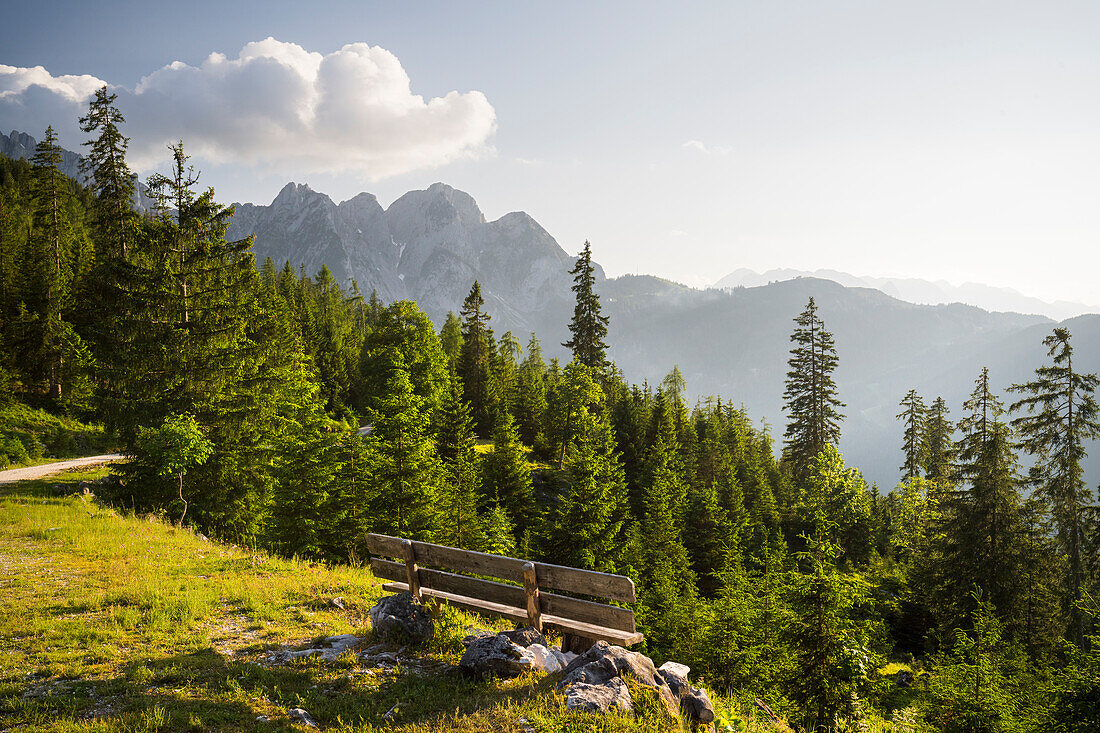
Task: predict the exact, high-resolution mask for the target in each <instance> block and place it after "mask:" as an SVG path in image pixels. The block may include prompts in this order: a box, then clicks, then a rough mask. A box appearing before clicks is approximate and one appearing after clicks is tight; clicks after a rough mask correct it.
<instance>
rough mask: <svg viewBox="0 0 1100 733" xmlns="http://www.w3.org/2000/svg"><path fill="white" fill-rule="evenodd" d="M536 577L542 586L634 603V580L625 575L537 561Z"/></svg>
mask: <svg viewBox="0 0 1100 733" xmlns="http://www.w3.org/2000/svg"><path fill="white" fill-rule="evenodd" d="M535 578H536V579H537V580H538V584H539V587H540V588H557V589H558V590H567V591H569V592H570V593H580V594H581V595H586V596H596V597H598V598H610V599H611V600H613V601H620V602H622V603H634V601H636V600H637V598H636V597H635V595H634V581H633V580H631V579H630V578H628V577H626V576H625V575H612V574H611V573H599V572H596V571H595V570H581V569H580V568H568V567H565V566H564V565H550V564H548V563H544V562H537V563H535Z"/></svg>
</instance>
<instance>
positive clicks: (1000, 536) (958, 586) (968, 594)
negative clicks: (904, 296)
mask: <svg viewBox="0 0 1100 733" xmlns="http://www.w3.org/2000/svg"><path fill="white" fill-rule="evenodd" d="M963 409H964V410H965V411H966V415H965V416H964V417H963V419H962V420H961V421H960V422H959V431H960V432H961V433H962V437H961V438H960V440H959V444H958V449H959V450H958V465H957V468H956V473H955V476H954V480H955V481H956V482H957V486H958V488H955V489H953V490H951V491H948V492H946V493H945V494H944V495H943V498H942V500H941V501H942V508H943V512H944V522H945V524H944V526H943V528H942V532H941V534H940V537H941V541H942V543H943V547H942V549H941V550H940V555H941V556H942V562H943V563H944V566H943V567H942V568H941V570H940V575H939V581H938V583H937V584H936V588H935V591H936V594H937V595H939V596H940V600H939V602H938V603H937V605H938V607H939V609H940V610H939V613H938V615H939V617H940V620H941V628H943V629H944V630H949V629H951V628H954V627H956V626H958V625H960V624H962V623H963V622H964V620H965V618H966V617H968V616H969V615H970V614H971V613H972V612H973V611H974V610H975V607H974V606H973V605H972V600H973V596H972V591H973V589H974V587H975V586H976V587H978V588H980V589H981V590H982V592H983V593H984V595H985V597H986V598H987V599H988V600H989V601H990V602H991V603H992V604H993V605H994V606H995V607H996V608H997V610H998V612H999V613H1000V614H1001V615H1002V617H1004V618H1008V617H1009V614H1011V613H1012V612H1014V611H1015V610H1016V609H1017V606H1016V604H1015V599H1016V595H1015V594H1016V590H1017V584H1016V582H1015V578H1016V575H1017V567H1016V557H1017V553H1016V542H1017V538H1018V536H1019V530H1020V524H1019V518H1020V517H1019V513H1020V498H1019V492H1018V488H1017V472H1016V455H1015V453H1014V452H1013V450H1012V439H1011V433H1010V430H1009V426H1008V424H1007V423H1006V422H1005V421H1004V420H1003V416H1004V407H1003V405H1002V403H1001V400H1000V399H999V398H998V397H997V396H996V395H995V394H994V393H993V390H992V388H991V386H990V379H989V369H988V368H983V369H982V372H981V374H980V375H979V376H978V379H977V380H976V381H975V383H974V391H973V392H972V393H971V396H970V398H969V399H968V400H967V401H966V402H965V403H964V404H963Z"/></svg>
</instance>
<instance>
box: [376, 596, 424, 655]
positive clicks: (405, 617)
mask: <svg viewBox="0 0 1100 733" xmlns="http://www.w3.org/2000/svg"><path fill="white" fill-rule="evenodd" d="M370 622H371V626H373V627H374V630H375V632H376V633H377V634H378V635H379V636H380V637H383V638H386V637H392V636H394V635H398V636H400V635H402V634H403V635H405V636H407V637H408V638H409V640H411V641H413V642H415V643H421V642H424V641H427V640H428V639H430V638H432V635H433V634H435V625H434V624H433V623H432V617H431V614H429V613H428V610H427V609H426V608H424V607H423V606H421V605H420V604H417V603H413V599H412V594H411V593H409V592H408V591H406V592H404V593H398V594H397V595H395V596H386V597H385V598H382V599H381V600H379V601H378V603H376V604H374V607H373V608H371V610H370Z"/></svg>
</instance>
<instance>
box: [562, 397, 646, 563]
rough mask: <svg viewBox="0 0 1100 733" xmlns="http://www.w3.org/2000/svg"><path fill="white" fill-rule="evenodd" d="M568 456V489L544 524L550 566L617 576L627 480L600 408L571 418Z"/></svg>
mask: <svg viewBox="0 0 1100 733" xmlns="http://www.w3.org/2000/svg"><path fill="white" fill-rule="evenodd" d="M574 419H575V422H574V433H573V439H572V440H571V441H570V443H569V448H568V451H567V453H566V461H565V469H566V476H567V478H568V484H569V485H568V488H566V489H565V491H564V492H563V493H562V495H561V496H560V497H559V498H558V502H557V504H556V505H555V506H554V507H553V509H552V510H551V511H550V513H549V516H548V517H547V521H546V522H545V523H544V536H543V539H542V543H541V544H542V546H543V548H544V554H545V556H546V557H547V558H548V559H549V560H550V561H552V562H556V563H558V564H561V565H570V566H572V567H578V568H586V569H589V570H601V571H604V572H616V570H617V568H618V566H619V564H620V563H621V562H622V561H623V558H622V551H623V548H624V546H625V543H626V530H627V524H626V520H627V506H626V481H625V478H624V476H623V470H622V466H621V464H620V463H619V460H618V456H617V454H616V452H615V439H614V436H613V435H612V433H611V425H610V424H609V423H608V422H607V420H606V418H603V417H601V416H600V413H599V411H598V410H589V409H588V408H583V409H581V410H579V411H578V413H577V415H576V416H575V418H574Z"/></svg>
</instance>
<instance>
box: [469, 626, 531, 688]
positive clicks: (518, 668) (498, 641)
mask: <svg viewBox="0 0 1100 733" xmlns="http://www.w3.org/2000/svg"><path fill="white" fill-rule="evenodd" d="M526 652H527V650H526V649H524V648H523V647H521V646H517V645H516V644H515V643H513V642H512V640H511V639H508V638H507V637H505V636H503V635H501V634H497V635H495V636H479V637H476V638H474V639H471V640H470V643H469V644H468V645H467V646H466V651H465V652H463V654H462V660H461V661H459V663H458V666H459V669H461V670H462V671H463V672H465V673H466V674H468V675H471V676H476V677H481V676H485V675H489V676H493V677H505V678H506V677H516V676H518V675H521V674H523V673H524V672H526V671H527V670H529V669H532V660H531V656H530V655H529V654H527V653H526Z"/></svg>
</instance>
